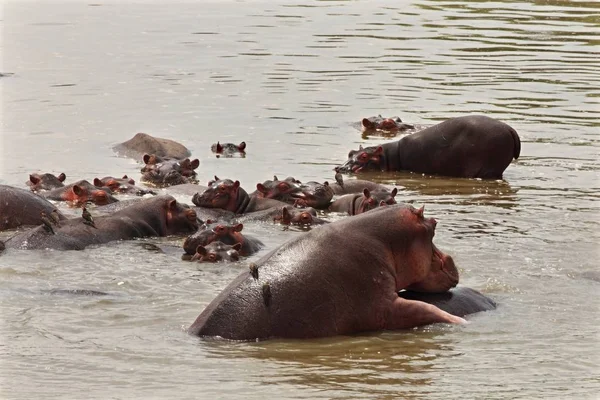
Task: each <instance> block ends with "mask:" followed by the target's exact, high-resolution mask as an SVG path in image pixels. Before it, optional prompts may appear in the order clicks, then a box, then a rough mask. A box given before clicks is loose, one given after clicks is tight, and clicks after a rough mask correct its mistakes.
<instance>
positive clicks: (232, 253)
mask: <svg viewBox="0 0 600 400" xmlns="http://www.w3.org/2000/svg"><path fill="white" fill-rule="evenodd" d="M241 248H242V244H241V243H236V244H234V245H229V244H225V243H223V242H212V243H210V244H208V245H206V246H202V245H198V247H196V254H194V255H193V256H192V257H191V259H190V261H198V262H203V261H206V262H213V263H215V262H219V261H238V260H239V259H240V253H239V251H240V249H241Z"/></svg>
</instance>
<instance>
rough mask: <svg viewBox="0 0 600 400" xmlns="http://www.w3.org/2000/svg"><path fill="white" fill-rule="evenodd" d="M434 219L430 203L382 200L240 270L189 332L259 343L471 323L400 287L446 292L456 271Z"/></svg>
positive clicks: (456, 277) (455, 278)
mask: <svg viewBox="0 0 600 400" xmlns="http://www.w3.org/2000/svg"><path fill="white" fill-rule="evenodd" d="M435 226H436V221H435V220H434V219H433V218H425V217H424V216H423V208H421V209H418V210H417V209H415V208H414V207H412V206H410V205H400V204H398V205H392V206H387V207H380V208H378V209H376V210H373V211H370V212H368V213H364V214H361V215H358V216H356V217H352V218H345V219H343V220H340V221H337V222H334V223H331V224H328V225H324V226H322V227H320V228H319V229H315V230H312V231H310V232H308V233H306V234H304V235H302V236H299V237H297V238H295V239H292V240H291V241H289V242H287V243H285V244H283V245H282V246H281V247H279V248H277V249H275V250H273V251H272V252H271V253H269V254H267V255H266V256H264V257H262V258H261V259H260V260H258V261H257V262H256V264H255V265H253V266H254V268H251V270H250V271H245V272H242V273H241V274H240V275H239V276H238V277H237V278H236V279H234V281H233V282H231V283H230V284H229V286H227V287H226V288H225V289H224V290H223V291H222V292H221V293H220V294H219V295H218V296H217V297H216V298H215V299H214V300H213V301H212V302H211V303H210V304H209V305H208V306H207V307H206V308H205V309H204V311H203V312H202V313H201V314H200V315H199V316H198V318H197V319H196V321H195V322H194V323H193V324H192V325H191V327H190V328H189V332H190V333H192V334H194V335H199V336H220V337H222V338H225V339H234V340H255V339H267V338H271V337H283V338H313V337H324V336H334V335H347V334H352V333H358V332H365V331H378V330H394V329H406V328H412V327H416V326H420V325H425V324H431V323H436V322H444V323H455V324H461V323H464V322H465V320H464V319H462V318H460V317H458V316H455V315H452V314H450V313H448V312H445V311H443V310H441V309H440V308H438V307H436V306H434V305H432V304H428V303H425V302H422V301H416V300H408V299H405V298H403V297H399V296H398V291H400V290H402V289H406V290H411V291H416V292H425V293H441V292H446V291H447V290H449V289H450V288H452V287H454V286H456V284H457V283H458V279H459V278H458V270H457V269H456V266H455V265H454V261H453V260H452V258H451V257H450V256H448V255H445V254H444V253H442V252H441V251H440V250H438V249H437V248H436V247H435V245H434V244H433V243H432V239H433V236H434V233H435Z"/></svg>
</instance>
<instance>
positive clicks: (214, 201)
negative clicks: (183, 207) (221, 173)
mask: <svg viewBox="0 0 600 400" xmlns="http://www.w3.org/2000/svg"><path fill="white" fill-rule="evenodd" d="M240 190H241V188H240V181H235V182H234V181H232V180H231V179H219V178H218V177H216V176H215V180H214V181H210V182H208V188H207V189H206V190H205V191H204V192H202V194H200V193H196V194H195V195H194V196H193V197H192V202H193V203H194V204H195V205H197V206H198V207H206V208H221V209H223V210H229V211H233V212H235V210H236V209H237V203H238V196H239V195H240Z"/></svg>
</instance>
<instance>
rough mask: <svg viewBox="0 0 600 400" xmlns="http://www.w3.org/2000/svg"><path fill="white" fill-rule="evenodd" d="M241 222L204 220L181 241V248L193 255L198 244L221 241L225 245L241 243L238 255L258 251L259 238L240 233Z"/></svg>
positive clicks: (261, 243)
mask: <svg viewBox="0 0 600 400" xmlns="http://www.w3.org/2000/svg"><path fill="white" fill-rule="evenodd" d="M242 229H244V225H243V224H239V223H233V224H231V223H226V222H213V221H210V220H208V221H206V223H205V224H203V225H202V226H200V228H198V231H197V232H196V233H194V234H193V235H190V236H188V237H187V238H186V239H185V241H184V242H183V250H184V251H185V252H186V254H188V255H194V254H195V253H196V252H197V251H198V246H208V245H209V244H211V243H213V242H217V241H218V242H222V243H224V244H227V245H234V244H236V243H239V244H241V246H240V248H239V249H238V252H239V255H241V256H249V255H252V254H254V253H256V252H257V251H259V250H260V249H261V248H262V247H263V246H264V244H263V242H261V241H260V240H258V239H256V238H254V237H252V236H248V235H244V234H242Z"/></svg>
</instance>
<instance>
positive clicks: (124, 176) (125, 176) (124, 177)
mask: <svg viewBox="0 0 600 400" xmlns="http://www.w3.org/2000/svg"><path fill="white" fill-rule="evenodd" d="M121 179H129V178H128V177H127V175H123V178H121Z"/></svg>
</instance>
